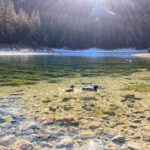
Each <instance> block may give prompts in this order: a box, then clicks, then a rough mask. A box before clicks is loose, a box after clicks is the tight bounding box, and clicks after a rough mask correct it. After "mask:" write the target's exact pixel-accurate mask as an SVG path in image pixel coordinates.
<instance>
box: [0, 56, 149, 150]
mask: <svg viewBox="0 0 150 150" xmlns="http://www.w3.org/2000/svg"><path fill="white" fill-rule="evenodd" d="M0 72H1V74H0V86H1V89H0V133H1V134H0V145H1V147H3V148H4V147H7V148H10V147H12V148H13V149H17V148H18V149H19V148H20V147H25V146H26V147H28V148H32V149H42V150H43V149H75V150H76V149H81V150H82V149H83V150H84V149H89V150H90V148H91V149H94V150H96V149H98V150H100V149H102V150H103V149H131V148H132V149H133V148H137V149H148V147H149V141H150V135H149V133H150V132H149V129H150V125H149V121H150V118H149V117H150V102H149V99H150V82H149V81H150V78H149V76H150V61H149V60H145V59H139V58H133V57H127V58H118V57H96V58H89V57H77V56H76V57H73V56H17V57H16V56H3V57H0ZM71 85H74V86H75V91H74V92H72V93H66V92H65V89H67V88H69V87H70V86H71ZM94 85H98V86H99V89H98V91H97V92H83V91H82V90H81V89H82V88H83V87H93V86H94ZM8 141H9V142H8ZM18 143H19V144H18ZM19 146H20V147H19Z"/></svg>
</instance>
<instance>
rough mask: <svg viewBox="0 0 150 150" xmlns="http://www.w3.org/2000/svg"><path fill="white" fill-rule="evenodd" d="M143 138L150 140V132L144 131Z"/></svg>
mask: <svg viewBox="0 0 150 150" xmlns="http://www.w3.org/2000/svg"><path fill="white" fill-rule="evenodd" d="M142 139H143V141H146V142H150V132H144V133H143V137H142Z"/></svg>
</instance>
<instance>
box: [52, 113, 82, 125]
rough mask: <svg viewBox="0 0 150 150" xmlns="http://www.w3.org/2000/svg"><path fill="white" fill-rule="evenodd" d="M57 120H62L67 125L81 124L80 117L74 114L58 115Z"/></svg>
mask: <svg viewBox="0 0 150 150" xmlns="http://www.w3.org/2000/svg"><path fill="white" fill-rule="evenodd" d="M55 121H60V122H62V124H63V125H66V126H78V125H79V119H78V117H76V116H73V115H68V116H61V117H57V118H56V120H55Z"/></svg>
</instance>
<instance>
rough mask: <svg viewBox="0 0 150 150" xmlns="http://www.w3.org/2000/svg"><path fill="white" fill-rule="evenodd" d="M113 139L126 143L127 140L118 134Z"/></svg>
mask: <svg viewBox="0 0 150 150" xmlns="http://www.w3.org/2000/svg"><path fill="white" fill-rule="evenodd" d="M112 141H113V142H118V143H124V142H125V141H126V138H125V137H124V136H123V135H117V136H115V137H113V138H112Z"/></svg>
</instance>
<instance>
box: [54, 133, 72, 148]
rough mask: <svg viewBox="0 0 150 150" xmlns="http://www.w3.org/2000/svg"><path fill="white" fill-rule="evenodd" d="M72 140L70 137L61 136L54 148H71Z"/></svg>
mask: <svg viewBox="0 0 150 150" xmlns="http://www.w3.org/2000/svg"><path fill="white" fill-rule="evenodd" d="M73 145H74V141H73V139H72V138H71V137H67V136H66V137H63V138H62V139H61V141H60V142H59V143H57V145H56V148H58V149H64V148H65V149H71V148H73Z"/></svg>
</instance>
